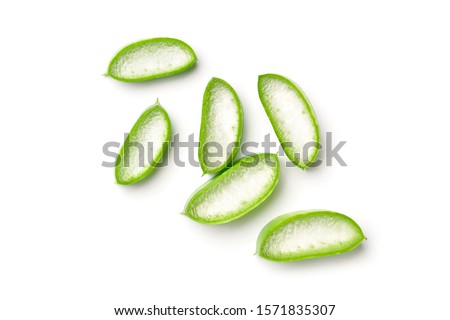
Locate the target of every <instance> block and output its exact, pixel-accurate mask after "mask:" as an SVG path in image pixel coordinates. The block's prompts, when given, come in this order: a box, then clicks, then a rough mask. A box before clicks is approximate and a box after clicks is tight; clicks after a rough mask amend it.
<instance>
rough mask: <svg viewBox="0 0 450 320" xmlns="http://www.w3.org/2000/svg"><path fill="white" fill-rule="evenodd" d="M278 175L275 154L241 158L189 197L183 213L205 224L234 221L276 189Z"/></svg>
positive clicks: (277, 163)
mask: <svg viewBox="0 0 450 320" xmlns="http://www.w3.org/2000/svg"><path fill="white" fill-rule="evenodd" d="M279 175H280V164H279V161H278V156H277V155H276V154H256V155H252V156H249V157H245V158H242V159H240V160H238V161H237V162H236V164H234V165H233V166H232V167H231V168H230V169H228V170H226V171H224V172H223V173H221V174H220V175H217V176H216V177H214V178H213V179H211V180H209V181H208V182H207V183H206V184H204V185H203V186H202V187H200V188H199V189H197V191H195V192H194V194H193V195H192V196H191V197H190V198H189V200H188V201H187V203H186V206H185V208H184V214H185V215H186V216H188V217H189V218H191V219H192V220H194V221H196V222H199V223H204V224H222V223H227V222H230V221H233V220H235V219H238V218H240V217H242V216H243V215H245V214H246V213H248V212H250V211H251V210H253V209H254V208H256V207H257V206H258V205H260V204H261V203H262V202H263V201H264V200H265V199H267V197H269V195H270V194H271V193H272V191H273V190H274V189H275V187H276V185H277V183H278V179H279Z"/></svg>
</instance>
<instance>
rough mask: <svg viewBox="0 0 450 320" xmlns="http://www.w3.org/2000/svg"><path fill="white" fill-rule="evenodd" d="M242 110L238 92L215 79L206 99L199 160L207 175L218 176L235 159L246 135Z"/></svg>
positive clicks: (210, 82)
mask: <svg viewBox="0 0 450 320" xmlns="http://www.w3.org/2000/svg"><path fill="white" fill-rule="evenodd" d="M242 117H243V116H242V107H241V103H240V101H239V97H238V95H237V94H236V92H235V91H234V89H233V88H232V87H231V86H230V85H229V84H228V83H227V82H225V81H224V80H222V79H218V78H212V79H211V80H210V81H209V83H208V85H207V86H206V89H205V93H204V96H203V107H202V122H201V129H200V148H199V160H200V165H201V167H202V170H203V173H210V174H212V173H217V172H219V171H221V170H222V169H223V168H225V166H226V165H227V164H228V163H229V162H230V161H231V160H232V159H233V157H234V156H235V155H236V153H237V151H238V148H237V147H238V145H239V142H240V140H241V136H242V122H243V120H242Z"/></svg>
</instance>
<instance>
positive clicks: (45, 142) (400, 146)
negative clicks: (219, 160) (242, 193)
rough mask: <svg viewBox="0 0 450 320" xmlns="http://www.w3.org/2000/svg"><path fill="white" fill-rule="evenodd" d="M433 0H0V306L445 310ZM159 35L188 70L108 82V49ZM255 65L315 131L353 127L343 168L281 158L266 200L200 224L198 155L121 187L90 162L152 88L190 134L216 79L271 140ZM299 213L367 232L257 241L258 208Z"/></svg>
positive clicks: (445, 223)
mask: <svg viewBox="0 0 450 320" xmlns="http://www.w3.org/2000/svg"><path fill="white" fill-rule="evenodd" d="M447 4H448V2H447V3H446V1H375V2H372V3H369V2H367V1H366V2H363V1H270V2H268V1H254V2H250V1H242V0H241V1H231V0H229V1H221V2H213V1H204V2H200V1H186V0H184V1H128V2H127V1H76V2H72V3H68V2H63V1H14V2H11V1H10V2H4V3H2V5H1V6H0V26H1V28H0V30H1V31H0V32H1V44H0V46H1V51H0V57H1V59H0V63H1V69H0V72H1V77H0V81H1V94H0V131H1V137H2V151H1V159H0V161H1V168H2V173H1V195H0V198H1V201H0V203H1V217H0V219H1V220H0V250H1V251H0V259H1V260H0V294H1V299H0V318H1V319H8V320H9V319H118V318H119V317H115V316H114V313H113V307H147V306H153V305H154V304H156V305H159V306H167V305H176V306H186V307H190V306H195V305H201V306H210V305H212V304H216V305H219V306H221V307H227V306H236V307H238V306H241V307H248V308H255V307H256V306H257V305H259V304H336V309H335V312H334V315H333V316H332V317H327V318H330V319H379V318H380V317H383V316H384V317H387V318H395V317H397V318H403V319H404V318H411V317H422V318H425V317H426V318H435V319H444V318H446V317H447V315H448V305H446V304H447V303H448V286H449V275H448V270H449V268H450V265H449V262H448V261H449V259H448V250H449V249H448V245H449V238H448V234H449V222H450V219H449V214H450V212H449V206H448V191H449V187H448V181H449V178H450V176H449V169H448V160H449V156H450V152H449V148H448V140H447V139H448V136H449V135H448V119H449V115H450V113H449V108H450V97H449V88H450V81H449V79H450V45H449V31H448V30H450V19H449V18H448V16H449V8H448V6H447ZM159 36H168V37H176V38H179V39H182V40H184V41H186V42H187V43H189V44H190V45H191V46H192V47H193V48H194V50H195V51H196V53H197V55H198V58H199V60H198V63H197V66H196V67H195V69H193V70H192V71H190V72H187V73H184V74H182V75H179V76H173V77H169V78H165V79H160V80H155V81H150V82H146V83H135V84H130V83H120V82H117V81H114V80H113V79H110V78H106V77H103V76H102V74H103V73H104V72H105V71H106V68H107V65H108V62H109V60H110V58H111V57H112V56H113V55H114V53H115V52H116V51H117V50H118V49H120V48H121V47H122V46H124V45H126V44H128V43H130V42H133V41H135V40H140V39H145V38H151V37H159ZM264 73H279V74H282V75H285V76H287V77H289V78H291V79H293V80H294V81H296V82H297V83H298V84H299V85H300V86H301V87H302V88H303V90H304V91H305V92H306V94H307V95H308V97H309V98H310V100H311V102H312V104H313V106H314V108H315V111H316V114H317V117H318V120H319V122H320V125H321V131H322V133H323V134H324V133H325V132H327V131H329V132H333V135H334V139H335V142H336V143H337V141H339V140H345V141H348V142H347V144H346V145H345V146H344V147H343V149H342V152H341V156H342V157H343V158H344V160H345V161H346V162H347V164H348V166H347V167H341V166H339V165H337V164H336V163H334V166H332V167H326V166H321V167H319V168H316V169H312V170H307V171H302V170H300V169H298V168H283V170H282V172H281V177H280V182H279V186H278V188H277V189H276V191H275V192H274V193H273V195H272V196H271V197H270V198H269V199H268V200H267V201H266V202H265V203H264V204H263V205H262V206H261V207H259V208H258V209H256V210H254V212H252V213H250V214H248V215H247V216H245V217H243V218H242V219H239V220H238V221H235V222H232V223H229V224H227V225H222V226H205V225H199V224H196V223H195V222H193V221H191V220H189V219H187V218H186V217H184V216H182V215H180V214H179V212H180V211H182V209H183V207H184V204H185V201H186V199H187V198H188V197H189V195H190V194H191V193H192V191H193V190H194V189H195V188H197V187H198V186H199V185H200V184H202V183H203V182H204V181H205V179H207V177H203V178H202V177H201V170H200V169H199V168H195V167H192V166H189V165H187V166H186V167H184V168H180V167H176V166H175V165H174V163H173V153H171V154H170V155H169V163H170V165H169V166H168V167H166V168H162V169H160V170H158V171H157V172H156V173H155V174H154V175H153V176H152V177H151V178H150V179H148V180H147V181H144V182H142V183H139V184H137V185H133V186H120V185H117V184H116V183H115V181H114V173H113V169H111V168H104V167H102V166H101V163H102V161H108V160H110V159H109V158H107V157H105V156H104V155H103V153H102V146H103V144H104V143H105V142H108V141H122V140H121V139H122V138H123V133H124V132H128V130H129V129H130V128H131V127H132V125H133V123H134V121H135V120H136V119H137V118H138V116H139V115H140V114H141V112H142V111H143V110H144V109H145V108H146V107H148V106H150V105H151V104H153V103H154V102H155V100H156V98H159V99H160V102H161V104H162V105H163V106H164V108H165V109H166V110H167V111H168V113H169V115H170V117H171V119H172V123H173V131H174V134H175V133H180V134H181V138H182V139H186V138H187V136H188V134H190V133H195V134H196V136H198V131H199V124H200V112H201V101H202V95H203V90H204V88H205V86H206V83H207V82H208V81H209V79H210V78H211V77H213V76H215V77H219V78H223V79H225V80H226V81H228V82H229V83H230V84H231V85H232V86H233V87H234V88H235V90H236V91H237V93H238V94H239V96H240V98H241V101H242V104H243V107H244V113H245V124H244V137H243V140H244V141H261V139H262V137H263V136H264V135H265V134H267V133H271V134H272V135H273V131H272V128H271V126H270V123H269V121H268V119H267V117H266V115H265V114H264V111H263V108H262V106H261V104H260V102H259V98H258V95H257V87H256V84H257V76H258V75H259V74H264ZM183 159H185V160H186V159H187V154H186V152H184V153H183ZM310 208H324V209H330V210H334V211H338V212H342V213H345V214H347V215H349V216H351V217H352V218H354V219H355V220H356V221H357V222H358V223H359V224H360V225H361V227H362V228H363V230H364V231H365V234H366V236H367V238H368V240H367V241H365V242H364V243H363V245H362V246H361V247H359V248H358V249H357V250H355V251H353V252H351V253H348V254H345V255H341V256H337V257H331V258H325V259H318V260H309V261H303V262H298V263H291V264H275V263H271V262H268V261H265V260H262V259H260V258H258V257H256V256H254V255H253V253H254V250H255V241H256V238H257V235H258V233H259V230H260V229H261V228H262V227H263V225H264V224H265V223H266V222H268V221H269V220H271V219H272V218H274V217H275V216H277V215H279V214H282V213H285V212H290V211H295V210H301V209H310ZM446 296H447V299H446ZM252 317H255V316H247V318H249V319H251V318H252ZM130 318H131V317H130ZM193 318H195V317H190V319H193ZM206 318H211V317H205V319H206ZM244 318H245V317H240V319H244ZM260 318H261V317H260ZM279 318H280V319H282V318H283V319H288V318H289V317H279ZM230 319H231V317H230Z"/></svg>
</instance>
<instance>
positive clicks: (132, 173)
mask: <svg viewBox="0 0 450 320" xmlns="http://www.w3.org/2000/svg"><path fill="white" fill-rule="evenodd" d="M170 136H171V123H170V118H169V115H168V114H167V112H166V111H165V110H164V109H163V107H161V105H160V104H159V101H156V103H155V104H154V105H152V106H151V107H149V108H148V109H147V110H145V111H144V113H143V114H142V115H141V116H140V117H139V119H138V120H137V121H136V123H135V124H134V126H133V128H132V129H131V131H130V133H129V135H128V137H127V138H126V140H125V142H124V144H123V146H122V148H121V149H120V152H119V156H118V157H117V162H116V181H117V183H119V184H132V183H135V182H138V181H139V180H141V179H143V178H145V177H146V176H147V175H148V174H149V173H150V172H152V171H153V170H154V169H155V167H156V165H157V164H158V162H159V161H160V160H161V158H162V156H163V154H164V151H165V150H166V149H167V146H168V143H169V140H170Z"/></svg>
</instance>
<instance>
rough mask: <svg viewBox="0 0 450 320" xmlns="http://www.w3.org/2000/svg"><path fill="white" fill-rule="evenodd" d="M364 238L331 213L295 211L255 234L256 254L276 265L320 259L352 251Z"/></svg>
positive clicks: (345, 219) (353, 226) (352, 223)
mask: <svg viewBox="0 0 450 320" xmlns="http://www.w3.org/2000/svg"><path fill="white" fill-rule="evenodd" d="M364 239H365V236H364V234H363V232H362V230H361V228H360V227H359V226H358V224H357V223H356V222H355V221H353V220H352V219H350V218H349V217H347V216H345V215H343V214H340V213H336V212H332V211H321V210H316V211H298V212H293V213H288V214H284V215H281V216H279V217H277V218H275V219H274V220H272V221H270V222H269V223H268V224H267V225H266V226H265V227H264V228H263V229H262V230H261V233H260V234H259V237H258V242H257V254H258V255H259V256H261V257H263V258H264V259H267V260H271V261H278V262H288V261H296V260H303V259H310V258H320V257H325V256H330V255H335V254H341V253H344V252H347V251H350V250H352V249H354V248H356V247H357V246H358V245H359V244H360V243H361V242H362V241H363V240H364Z"/></svg>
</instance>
